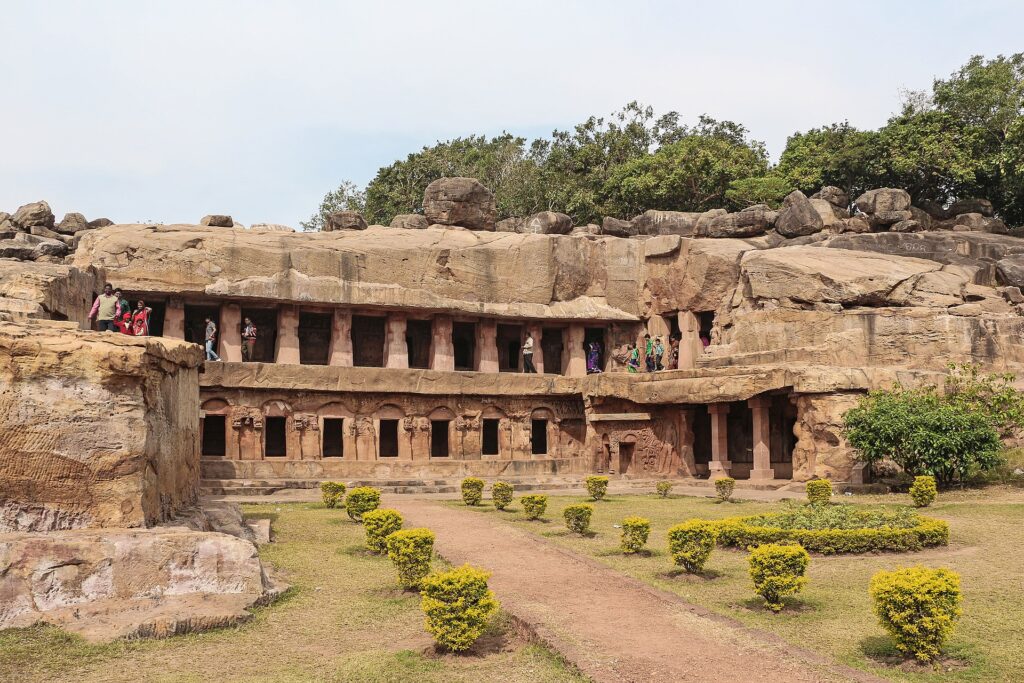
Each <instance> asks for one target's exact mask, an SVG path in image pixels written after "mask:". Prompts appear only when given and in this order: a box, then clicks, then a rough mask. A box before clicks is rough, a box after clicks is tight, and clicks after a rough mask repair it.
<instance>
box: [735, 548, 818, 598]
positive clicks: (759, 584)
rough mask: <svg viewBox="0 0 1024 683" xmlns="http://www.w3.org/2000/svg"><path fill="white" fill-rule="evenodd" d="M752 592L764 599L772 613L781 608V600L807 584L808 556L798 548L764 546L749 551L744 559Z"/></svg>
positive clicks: (809, 557)
mask: <svg viewBox="0 0 1024 683" xmlns="http://www.w3.org/2000/svg"><path fill="white" fill-rule="evenodd" d="M747 559H748V561H749V563H750V578H751V579H753V581H754V592H755V593H757V594H758V595H760V596H761V597H762V598H764V602H765V607H767V608H768V609H770V610H771V611H773V612H778V611H779V610H781V609H782V607H783V604H782V598H783V597H785V596H787V595H793V594H794V593H798V592H799V591H800V590H801V589H803V587H804V586H805V585H806V584H807V578H806V576H805V574H806V573H807V565H808V564H810V561H811V556H810V555H808V554H807V551H806V550H804V549H803V548H802V547H800V546H799V545H776V544H774V543H768V544H766V545H762V546H758V547H756V548H753V549H751V551H750V556H749V557H748V558H747Z"/></svg>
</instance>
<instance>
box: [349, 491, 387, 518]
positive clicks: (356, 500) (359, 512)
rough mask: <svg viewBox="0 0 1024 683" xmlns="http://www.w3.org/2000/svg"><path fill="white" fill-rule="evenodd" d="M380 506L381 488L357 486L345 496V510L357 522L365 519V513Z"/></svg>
mask: <svg viewBox="0 0 1024 683" xmlns="http://www.w3.org/2000/svg"><path fill="white" fill-rule="evenodd" d="M378 507H380V490H379V489H375V488H373V487H372V486H357V487H355V488H354V489H352V490H351V491H349V492H348V495H347V496H345V512H347V513H348V516H349V517H351V518H352V520H353V521H355V522H361V521H363V515H364V514H366V513H367V512H369V511H370V510H376V509H377V508H378Z"/></svg>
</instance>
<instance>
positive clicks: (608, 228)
mask: <svg viewBox="0 0 1024 683" xmlns="http://www.w3.org/2000/svg"><path fill="white" fill-rule="evenodd" d="M601 234H602V235H611V236H613V237H632V236H633V235H635V234H636V225H634V224H633V223H632V222H631V221H624V220H622V219H621V218H612V217H611V216H605V217H604V219H602V221H601Z"/></svg>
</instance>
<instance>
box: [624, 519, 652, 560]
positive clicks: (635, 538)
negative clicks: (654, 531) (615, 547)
mask: <svg viewBox="0 0 1024 683" xmlns="http://www.w3.org/2000/svg"><path fill="white" fill-rule="evenodd" d="M650 535H651V522H650V521H649V520H647V519H644V518H643V517H626V518H625V519H624V520H622V542H621V543H620V544H619V547H621V548H622V552H624V553H625V554H627V555H632V554H633V553H638V552H640V551H641V550H643V549H644V546H645V545H647V537H648V536H650Z"/></svg>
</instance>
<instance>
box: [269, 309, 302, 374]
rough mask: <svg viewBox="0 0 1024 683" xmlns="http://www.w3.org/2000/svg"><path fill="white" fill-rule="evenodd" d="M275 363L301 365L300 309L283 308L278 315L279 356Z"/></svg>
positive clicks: (277, 355) (276, 357) (275, 358)
mask: <svg viewBox="0 0 1024 683" xmlns="http://www.w3.org/2000/svg"><path fill="white" fill-rule="evenodd" d="M274 362H275V363H281V364H284V365H298V364H299V308H298V306H282V307H281V310H280V311H278V314H277V354H276V355H275V356H274Z"/></svg>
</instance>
